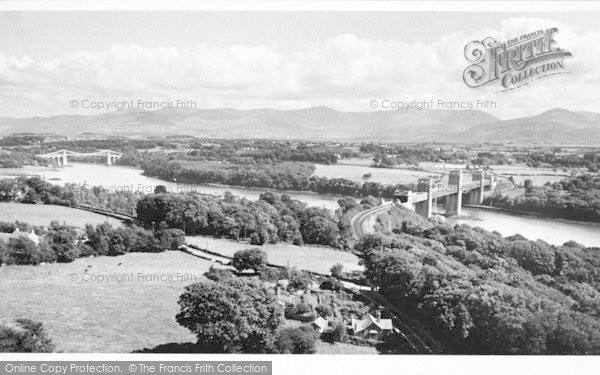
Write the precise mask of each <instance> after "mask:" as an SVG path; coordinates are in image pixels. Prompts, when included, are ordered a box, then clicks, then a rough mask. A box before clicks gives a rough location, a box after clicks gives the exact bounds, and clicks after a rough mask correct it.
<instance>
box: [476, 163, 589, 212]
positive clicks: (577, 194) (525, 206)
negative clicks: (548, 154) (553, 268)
mask: <svg viewBox="0 0 600 375" xmlns="http://www.w3.org/2000/svg"><path fill="white" fill-rule="evenodd" d="M525 187H526V192H525V195H524V196H517V197H509V196H503V195H493V196H491V197H488V198H486V199H484V204H485V205H489V206H493V207H499V208H503V209H507V210H513V211H524V212H533V213H538V214H542V215H544V216H547V217H555V218H563V219H569V220H582V221H593V222H600V177H593V176H591V175H582V176H578V177H576V178H573V179H565V180H562V181H560V182H555V183H552V184H550V183H548V184H546V185H544V186H539V187H536V186H533V185H532V184H531V183H530V182H529V183H526V186H525Z"/></svg>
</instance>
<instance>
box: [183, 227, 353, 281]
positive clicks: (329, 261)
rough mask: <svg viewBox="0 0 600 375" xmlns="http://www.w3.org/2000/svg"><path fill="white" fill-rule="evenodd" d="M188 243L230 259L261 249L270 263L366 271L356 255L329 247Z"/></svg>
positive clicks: (205, 239)
mask: <svg viewBox="0 0 600 375" xmlns="http://www.w3.org/2000/svg"><path fill="white" fill-rule="evenodd" d="M186 243H188V244H190V245H194V246H198V247H200V248H202V249H208V250H209V251H214V252H216V253H219V254H222V255H225V256H229V257H231V256H233V254H234V253H235V252H236V251H238V250H243V249H251V248H255V247H257V248H260V249H261V250H263V251H265V252H266V253H267V255H268V257H269V263H272V264H276V265H280V266H290V267H297V268H299V269H305V270H309V271H313V272H320V273H327V274H328V273H329V269H330V268H331V266H332V265H334V264H336V263H341V264H342V265H344V267H345V268H346V270H348V271H351V270H362V266H359V265H358V258H357V257H356V256H355V255H354V254H351V253H347V252H343V251H338V250H333V249H330V248H326V247H316V246H314V247H313V246H294V245H288V244H266V245H263V246H256V245H250V244H247V243H241V242H235V241H231V240H227V239H221V238H212V237H204V236H188V237H186Z"/></svg>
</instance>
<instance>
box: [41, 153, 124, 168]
mask: <svg viewBox="0 0 600 375" xmlns="http://www.w3.org/2000/svg"><path fill="white" fill-rule="evenodd" d="M38 156H39V157H40V158H44V159H51V160H53V161H54V162H55V163H56V164H57V165H61V166H65V165H69V160H68V159H67V157H68V156H71V157H82V156H83V157H88V156H100V157H103V158H106V165H112V164H113V163H114V162H115V161H116V160H117V159H120V158H121V157H122V156H123V154H122V153H120V152H116V151H111V150H99V151H96V152H88V153H85V152H75V151H69V150H58V151H54V152H51V153H48V154H43V155H38Z"/></svg>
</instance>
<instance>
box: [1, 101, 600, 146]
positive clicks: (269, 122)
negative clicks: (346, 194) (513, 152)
mask: <svg viewBox="0 0 600 375" xmlns="http://www.w3.org/2000/svg"><path fill="white" fill-rule="evenodd" d="M24 132H28V133H54V134H59V135H69V136H73V135H77V134H80V133H94V134H102V135H115V136H148V135H156V136H165V135H192V136H198V137H219V138H272V139H304V140H329V141H336V140H338V141H365V142H366V141H374V142H384V141H385V142H424V141H439V142H455V143H465V142H483V141H487V142H515V143H519V144H524V143H539V144H548V143H550V144H585V145H600V113H592V112H572V111H568V110H565V109H553V110H549V111H546V112H543V113H541V114H539V115H536V116H531V117H523V118H518V119H511V120H501V119H499V118H497V117H494V116H492V115H490V114H488V113H485V112H482V111H477V110H464V111H454V110H409V111H370V112H341V111H336V110H333V109H330V108H326V107H313V108H307V109H300V110H273V109H254V110H237V109H227V108H224V109H164V110H158V111H144V110H124V111H119V112H110V113H103V114H99V115H91V116H83V115H63V116H52V117H31V118H20V119H15V118H9V117H0V135H7V134H10V133H24Z"/></svg>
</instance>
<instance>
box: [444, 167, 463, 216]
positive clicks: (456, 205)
mask: <svg viewBox="0 0 600 375" xmlns="http://www.w3.org/2000/svg"><path fill="white" fill-rule="evenodd" d="M462 186H463V177H462V171H461V170H457V171H450V175H449V176H448V189H449V190H451V191H452V193H451V194H449V195H447V196H446V215H456V216H460V215H461V213H462V193H463V192H462Z"/></svg>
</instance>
